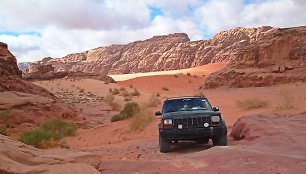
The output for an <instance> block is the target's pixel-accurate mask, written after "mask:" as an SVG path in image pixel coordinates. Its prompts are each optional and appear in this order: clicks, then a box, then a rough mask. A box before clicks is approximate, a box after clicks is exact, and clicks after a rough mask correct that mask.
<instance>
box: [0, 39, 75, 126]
mask: <svg viewBox="0 0 306 174" xmlns="http://www.w3.org/2000/svg"><path fill="white" fill-rule="evenodd" d="M0 81H1V83H0V116H3V115H6V116H9V122H10V123H9V124H10V125H12V124H15V126H18V125H20V124H22V123H32V124H35V125H39V124H41V123H42V122H45V121H46V120H49V119H54V118H63V119H75V118H76V112H75V111H74V109H73V108H71V107H70V106H68V105H66V104H65V103H64V102H63V101H62V100H60V99H59V98H57V97H56V96H54V95H53V94H52V93H50V92H49V91H47V90H46V89H44V88H42V87H39V86H37V85H34V84H32V83H30V82H27V81H24V80H22V79H21V71H20V70H19V69H18V67H17V63H16V58H15V56H14V55H12V54H11V52H10V51H9V50H8V46H7V45H6V44H5V43H2V42H0ZM5 122H7V120H6V121H5ZM5 122H3V120H2V117H0V126H6V125H3V124H7V123H5Z"/></svg>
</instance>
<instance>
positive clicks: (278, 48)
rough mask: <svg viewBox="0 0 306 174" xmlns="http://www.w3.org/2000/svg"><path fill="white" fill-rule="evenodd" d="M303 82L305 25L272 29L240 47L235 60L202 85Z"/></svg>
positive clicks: (232, 85) (246, 85)
mask: <svg viewBox="0 0 306 174" xmlns="http://www.w3.org/2000/svg"><path fill="white" fill-rule="evenodd" d="M292 82H306V27H305V26H304V27H295V28H284V29H272V30H269V31H267V32H265V33H264V34H262V36H261V37H258V38H257V40H256V41H255V42H252V43H250V44H249V45H247V46H245V47H243V48H241V49H239V51H238V52H237V56H236V58H235V61H232V62H231V63H230V64H229V65H228V66H227V67H226V68H225V69H223V70H221V71H219V72H216V73H213V74H211V75H210V76H209V78H208V79H207V80H206V81H205V84H204V88H218V87H221V86H229V87H250V86H258V87H259V86H271V85H276V84H284V83H292Z"/></svg>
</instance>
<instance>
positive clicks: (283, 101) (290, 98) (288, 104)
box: [278, 88, 295, 109]
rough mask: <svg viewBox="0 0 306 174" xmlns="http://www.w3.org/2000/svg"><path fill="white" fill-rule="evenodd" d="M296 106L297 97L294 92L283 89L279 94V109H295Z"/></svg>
mask: <svg viewBox="0 0 306 174" xmlns="http://www.w3.org/2000/svg"><path fill="white" fill-rule="evenodd" d="M294 106H295V96H294V93H293V91H291V90H289V89H286V88H285V89H282V90H281V91H280V92H279V106H278V108H279V109H293V108H294Z"/></svg>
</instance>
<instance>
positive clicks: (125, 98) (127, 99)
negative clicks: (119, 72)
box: [124, 95, 132, 102]
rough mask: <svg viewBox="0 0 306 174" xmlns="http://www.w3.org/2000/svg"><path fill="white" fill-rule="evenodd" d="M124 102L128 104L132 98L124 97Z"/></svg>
mask: <svg viewBox="0 0 306 174" xmlns="http://www.w3.org/2000/svg"><path fill="white" fill-rule="evenodd" d="M124 101H126V102H128V101H132V96H130V95H129V96H125V97H124Z"/></svg>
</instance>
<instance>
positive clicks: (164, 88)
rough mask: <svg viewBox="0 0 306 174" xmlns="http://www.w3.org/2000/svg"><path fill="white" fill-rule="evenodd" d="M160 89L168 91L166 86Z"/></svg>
mask: <svg viewBox="0 0 306 174" xmlns="http://www.w3.org/2000/svg"><path fill="white" fill-rule="evenodd" d="M161 89H162V90H164V91H169V88H168V87H166V86H163V87H162V88H161Z"/></svg>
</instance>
